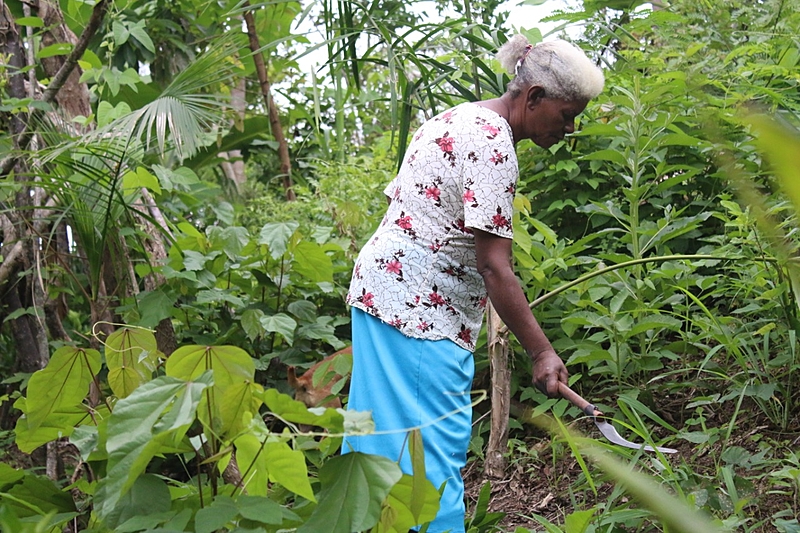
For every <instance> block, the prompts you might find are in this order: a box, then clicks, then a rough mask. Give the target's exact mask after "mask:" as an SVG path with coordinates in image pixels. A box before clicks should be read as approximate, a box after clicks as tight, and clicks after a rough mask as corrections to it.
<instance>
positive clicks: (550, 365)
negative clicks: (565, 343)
mask: <svg viewBox="0 0 800 533" xmlns="http://www.w3.org/2000/svg"><path fill="white" fill-rule="evenodd" d="M531 362H532V363H533V385H534V386H535V387H536V388H537V389H539V390H540V391H542V392H543V393H545V394H547V396H549V397H550V398H558V397H559V396H561V395H560V394H559V392H558V383H559V382H562V383H565V384H568V381H567V378H568V377H569V374H568V373H567V367H566V366H564V361H562V360H561V358H560V357H559V356H558V354H556V352H555V350H553V349H552V348H550V349H547V350H544V351H541V352H539V353H537V354H535V355H532V356H531Z"/></svg>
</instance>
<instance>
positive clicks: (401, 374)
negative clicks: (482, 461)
mask: <svg viewBox="0 0 800 533" xmlns="http://www.w3.org/2000/svg"><path fill="white" fill-rule="evenodd" d="M352 320H353V321H352V327H353V374H352V378H351V382H350V399H349V403H348V404H347V409H348V410H353V411H372V418H373V420H374V421H375V430H376V431H395V432H394V433H390V434H384V435H365V436H358V437H346V438H345V441H344V443H343V444H342V451H343V453H347V452H350V451H359V452H363V453H369V454H374V455H381V456H384V457H387V458H389V459H391V460H393V461H398V460H399V462H400V468H401V469H402V470H403V472H405V473H407V474H410V473H411V458H410V456H409V453H408V447H407V445H406V431H403V430H408V429H413V428H415V427H420V426H422V442H423V447H424V450H425V469H426V474H427V477H428V479H429V480H430V481H431V483H433V485H434V486H435V487H436V488H437V489H438V488H439V487H440V486H441V485H442V484H443V483H444V482H445V481H446V482H447V485H446V486H445V490H444V494H443V495H442V499H441V505H440V509H439V514H438V515H437V516H436V519H435V520H434V521H433V522H432V523H431V525H430V527H429V528H428V533H445V532H447V531H450V532H451V533H463V532H464V481H463V480H462V478H461V469H462V468H463V467H464V465H466V461H467V447H468V446H469V439H470V434H471V425H472V404H471V398H470V390H471V388H472V378H473V375H474V373H475V365H474V361H473V357H472V353H471V352H469V351H468V350H465V349H463V348H461V347H460V346H458V345H457V344H456V343H454V342H452V341H450V340H437V341H430V340H423V339H415V338H411V337H406V336H405V335H403V334H402V333H400V331H399V330H397V329H396V328H394V327H392V326H389V325H388V324H385V323H384V322H382V321H381V320H379V319H377V318H375V317H373V316H371V315H369V314H367V313H365V312H363V311H361V310H360V309H356V308H353V310H352ZM440 418H441V420H439V419H440Z"/></svg>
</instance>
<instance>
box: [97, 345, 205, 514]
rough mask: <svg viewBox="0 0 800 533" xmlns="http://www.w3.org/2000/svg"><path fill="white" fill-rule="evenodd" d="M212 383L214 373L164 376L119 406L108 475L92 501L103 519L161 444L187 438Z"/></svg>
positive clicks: (111, 429) (111, 437)
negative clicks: (189, 377)
mask: <svg viewBox="0 0 800 533" xmlns="http://www.w3.org/2000/svg"><path fill="white" fill-rule="evenodd" d="M176 353H177V352H176ZM211 384H212V379H211V372H208V373H205V374H203V375H201V376H198V377H197V379H195V380H194V381H182V380H179V379H175V378H173V377H170V376H161V377H158V378H156V379H154V380H153V381H150V382H148V383H145V384H144V385H142V386H141V387H139V388H138V389H136V390H135V391H134V392H133V393H132V394H131V395H130V396H128V397H127V398H123V399H121V400H119V401H118V402H117V404H116V405H115V407H114V412H113V414H112V415H111V418H110V419H109V422H108V440H107V443H106V449H107V450H108V466H107V469H108V474H107V477H106V478H105V479H104V480H102V481H101V482H100V484H99V485H98V488H97V492H96V493H95V498H94V502H95V511H96V512H97V514H98V516H99V517H100V518H101V519H105V518H106V517H108V516H111V515H112V513H114V510H115V509H116V508H117V506H118V505H119V503H120V499H121V498H122V496H123V495H124V494H125V493H126V492H127V491H128V489H129V488H130V487H131V486H132V485H133V483H134V482H135V481H136V479H137V478H138V477H139V475H140V474H141V473H142V472H143V471H144V469H145V468H146V467H147V464H148V463H149V462H150V459H151V458H152V457H153V456H155V455H156V454H157V453H159V452H160V450H161V448H162V445H163V444H164V443H165V442H167V440H168V439H170V438H171V439H172V440H176V439H180V438H182V437H183V435H184V434H185V433H186V430H187V429H188V428H189V426H190V424H191V423H192V422H193V421H194V418H195V412H196V410H197V406H198V405H199V403H200V398H201V396H202V392H203V391H204V390H205V389H206V388H208V387H210V386H211Z"/></svg>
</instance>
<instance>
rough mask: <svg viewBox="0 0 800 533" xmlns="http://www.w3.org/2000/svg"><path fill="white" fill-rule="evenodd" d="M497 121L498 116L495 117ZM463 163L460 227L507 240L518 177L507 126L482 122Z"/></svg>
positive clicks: (509, 236) (510, 235) (486, 121)
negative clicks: (462, 205)
mask: <svg viewBox="0 0 800 533" xmlns="http://www.w3.org/2000/svg"><path fill="white" fill-rule="evenodd" d="M498 118H499V117H498ZM484 122H485V123H484V124H479V125H478V128H477V130H476V131H477V132H479V133H477V134H475V135H473V136H471V138H472V146H470V147H469V149H468V150H467V158H466V160H465V161H464V162H463V165H464V166H463V173H462V176H463V190H462V200H463V202H464V225H465V226H466V227H468V228H475V229H480V230H483V231H486V232H488V233H492V234H495V235H498V236H500V237H505V238H508V239H510V238H511V237H512V236H513V230H512V227H511V220H512V214H513V209H514V194H515V192H516V187H517V179H518V177H519V167H518V165H517V156H516V153H515V152H514V143H513V140H512V138H511V134H510V131H509V129H510V128H508V125H507V124H506V123H505V122H502V123H495V122H492V121H489V120H485V121H484Z"/></svg>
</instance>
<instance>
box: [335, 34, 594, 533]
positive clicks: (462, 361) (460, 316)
mask: <svg viewBox="0 0 800 533" xmlns="http://www.w3.org/2000/svg"><path fill="white" fill-rule="evenodd" d="M497 57H498V59H499V61H500V62H501V64H502V65H503V66H504V68H506V69H507V70H508V71H509V72H510V73H513V74H514V75H515V76H514V78H513V80H512V81H511V83H510V84H509V86H508V90H507V92H506V93H505V94H504V95H503V96H501V97H500V98H495V99H492V100H487V101H484V102H475V103H465V104H461V105H459V106H457V107H454V108H452V109H450V110H448V111H446V112H444V113H442V114H440V115H438V116H436V117H434V118H433V119H431V120H429V121H428V122H426V123H425V124H423V125H422V126H421V127H420V128H419V130H417V132H416V133H415V135H414V137H413V140H412V141H411V143H410V144H409V147H408V151H407V152H406V156H405V160H404V161H403V164H402V167H401V169H400V172H399V173H398V174H397V176H396V177H395V178H394V180H392V182H391V183H389V185H388V186H387V187H386V189H385V191H384V192H385V193H386V195H387V197H388V199H389V208H388V210H387V213H386V216H385V217H384V219H383V222H382V223H381V226H380V227H379V229H378V230H377V231H376V232H375V235H373V237H372V238H371V239H370V240H369V242H368V243H367V244H366V246H365V247H364V248H363V249H362V250H361V253H360V255H359V257H358V260H357V262H356V265H355V269H354V272H353V277H352V281H351V285H350V291H349V293H348V296H347V302H348V303H349V304H350V305H351V306H352V327H353V375H352V382H351V387H350V402H349V404H348V409H351V410H356V411H372V416H373V419H374V421H375V428H376V431H377V432H379V433H380V434H376V435H368V436H359V437H348V438H347V439H346V440H345V443H344V445H343V451H344V452H345V453H347V452H349V451H361V452H365V453H371V454H378V455H382V456H385V457H388V458H390V459H393V460H399V461H400V466H401V468H402V469H403V470H404V471H405V472H409V473H410V471H411V464H410V458H409V454H408V451H407V446H406V433H405V432H406V431H407V430H408V429H410V428H415V427H421V428H422V437H423V444H424V450H425V466H426V472H427V476H428V479H429V480H430V481H431V482H432V483H433V485H434V486H435V487H436V488H437V489H438V488H440V486H441V485H443V484H445V488H444V493H443V495H442V499H441V506H440V510H439V513H438V515H437V517H436V519H435V520H434V521H433V522H432V523H431V525H430V527H429V529H428V531H429V532H430V533H442V532H445V531H451V532H453V533H460V532H463V531H464V502H463V496H464V484H463V481H462V479H461V473H460V469H461V468H462V467H463V466H464V465H465V463H466V453H467V446H468V444H469V439H470V433H471V422H472V420H471V417H472V411H471V403H470V396H469V392H470V389H471V384H472V379H473V371H474V364H473V358H472V352H473V351H474V349H475V342H476V340H477V338H478V333H479V331H480V329H481V322H482V318H483V314H484V310H485V308H486V303H487V297H488V299H489V300H491V302H492V304H493V305H494V307H495V308H496V309H497V312H498V314H499V315H500V317H501V318H502V319H503V321H504V322H505V323H506V324H507V325H508V327H509V328H510V329H511V331H512V332H513V333H514V335H516V337H517V339H518V340H519V342H520V343H521V344H522V346H523V347H524V348H525V351H526V352H527V353H528V355H529V356H530V358H531V362H532V363H533V382H534V384H535V385H536V386H537V387H538V388H539V389H541V390H543V391H545V392H546V393H547V394H548V395H549V396H556V395H557V394H558V383H559V382H564V383H566V381H567V370H566V368H565V367H564V363H563V362H562V361H561V359H560V358H559V356H558V355H557V354H556V353H555V351H554V350H553V347H552V346H551V345H550V342H549V341H548V340H547V337H546V336H545V334H544V333H543V332H542V329H541V328H540V327H539V324H538V323H537V322H536V319H535V318H534V316H533V314H532V313H531V310H530V308H529V306H528V302H527V301H526V298H525V294H524V293H523V291H522V288H521V287H520V285H519V282H518V281H517V278H516V276H515V275H514V272H513V269H512V265H511V237H512V228H511V218H512V210H513V202H514V194H515V190H516V185H517V177H518V175H519V169H518V167H517V158H516V155H515V153H514V147H515V145H516V144H517V143H518V142H519V141H520V140H522V139H531V140H532V141H533V142H534V143H536V144H537V145H539V146H541V147H542V148H548V147H550V146H552V145H554V144H555V143H557V142H559V141H560V140H561V139H563V138H564V136H565V135H567V134H569V133H572V132H573V131H574V130H575V124H574V121H575V117H576V116H577V115H578V114H580V113H581V112H582V111H583V109H584V108H585V107H586V104H587V102H588V101H589V100H590V99H591V98H594V97H595V96H597V95H598V94H599V93H600V91H602V89H603V83H604V82H603V74H602V72H601V71H600V69H598V68H597V67H596V66H595V65H594V64H593V63H592V62H591V61H590V60H589V59H588V58H587V57H586V56H585V55H584V54H583V52H582V51H581V50H579V49H578V48H576V47H575V46H573V45H571V44H569V43H567V42H566V41H551V42H546V43H542V44H539V45H536V46H532V45H530V44H529V43H528V41H527V40H526V39H525V37H523V36H522V35H517V36H515V37H514V38H512V39H511V40H510V41H508V42H507V43H506V44H505V45H504V46H503V47H502V48H501V49H500V50H499V52H498V54H497Z"/></svg>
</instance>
